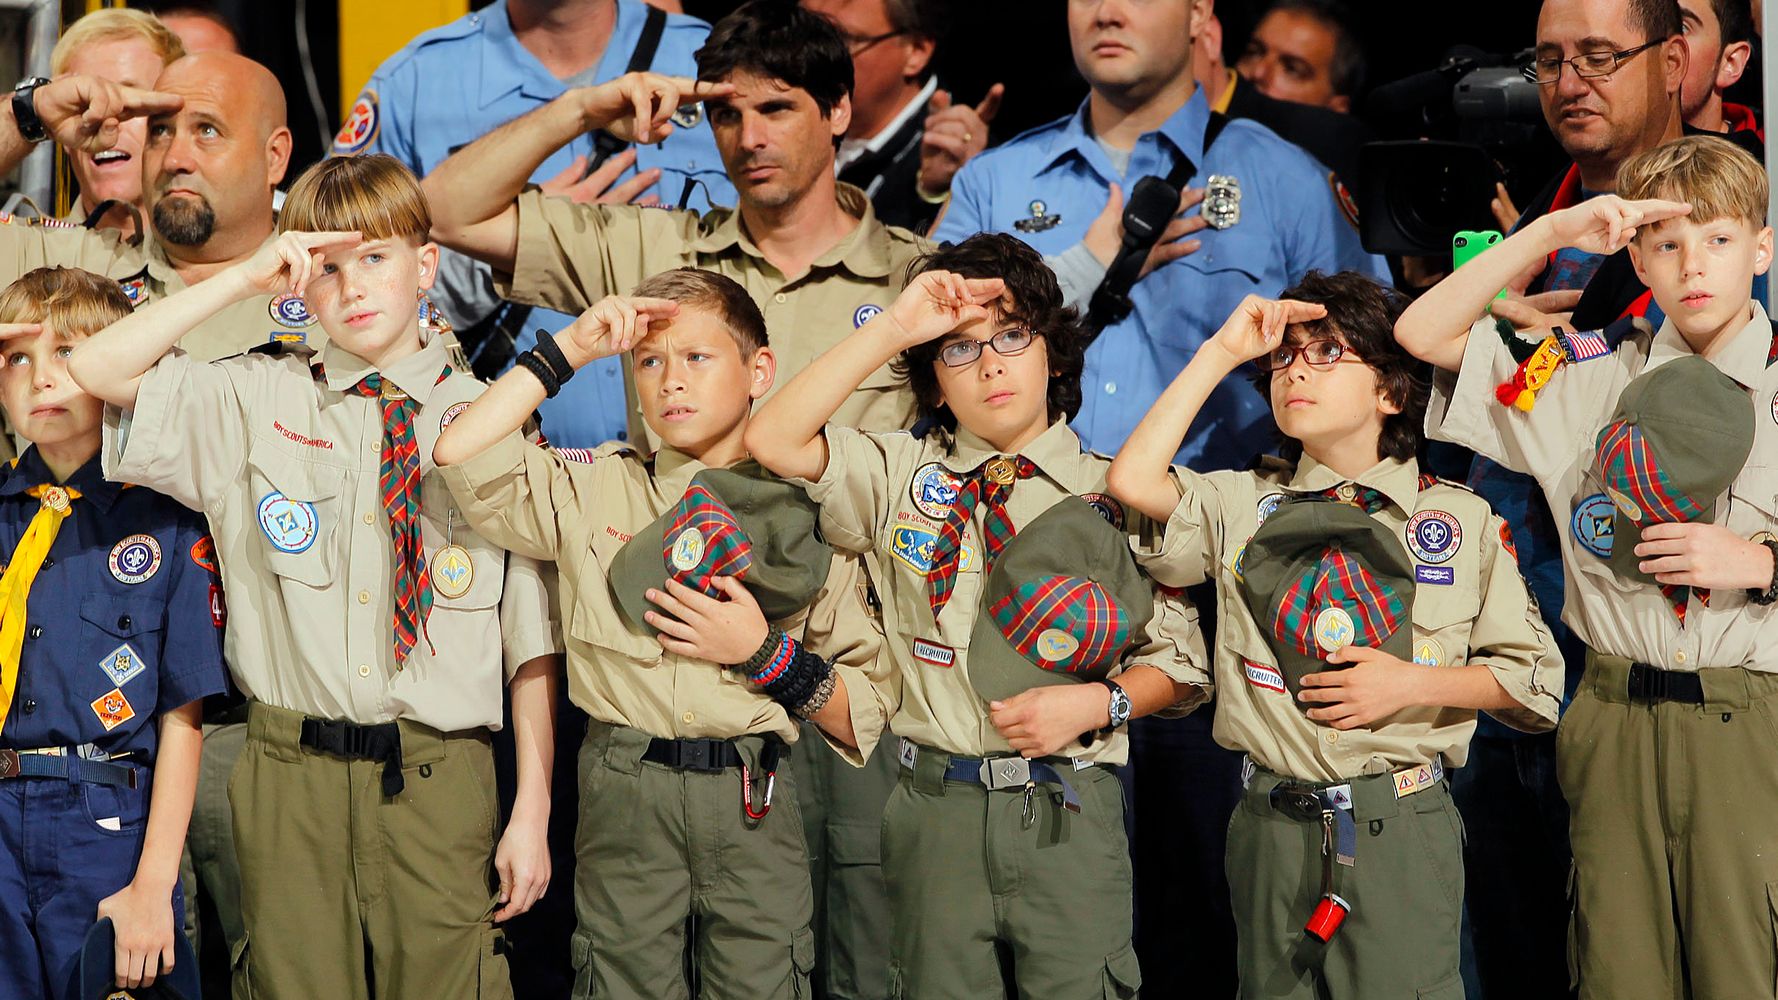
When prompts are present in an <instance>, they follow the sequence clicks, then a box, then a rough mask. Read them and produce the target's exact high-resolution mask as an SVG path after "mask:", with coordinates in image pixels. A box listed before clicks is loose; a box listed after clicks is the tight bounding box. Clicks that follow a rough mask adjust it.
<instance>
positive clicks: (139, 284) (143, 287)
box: [117, 274, 148, 308]
mask: <svg viewBox="0 0 1778 1000" xmlns="http://www.w3.org/2000/svg"><path fill="white" fill-rule="evenodd" d="M117 287H119V288H121V289H123V297H124V298H126V299H129V300H130V306H131V307H132V308H134V307H135V306H139V305H141V304H142V298H143V296H146V295H147V294H148V278H147V276H146V275H141V274H138V275H136V276H135V277H134V278H125V279H123V280H122V281H119V282H118V283H117Z"/></svg>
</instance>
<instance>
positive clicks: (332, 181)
mask: <svg viewBox="0 0 1778 1000" xmlns="http://www.w3.org/2000/svg"><path fill="white" fill-rule="evenodd" d="M278 231H279V232H281V233H289V232H297V233H323V232H356V233H358V234H360V235H361V236H363V237H364V239H365V241H366V242H369V241H371V240H394V239H398V238H406V239H408V240H410V241H412V242H413V244H414V245H415V246H418V245H420V244H422V243H425V242H426V239H427V236H428V234H430V233H431V232H432V212H431V211H430V210H429V209H428V208H427V207H426V195H425V194H423V193H422V192H421V191H420V182H419V180H418V179H416V178H415V177H414V174H413V171H411V170H409V169H408V168H407V167H406V166H405V165H404V164H403V163H402V162H401V161H400V160H397V159H396V158H394V157H393V156H389V155H387V154H384V153H374V154H371V155H369V156H334V157H330V158H328V159H325V160H322V161H321V162H320V163H317V164H315V165H314V166H312V167H310V168H309V169H307V170H305V171H303V172H302V176H301V177H298V178H297V179H296V183H295V184H292V185H290V193H289V194H288V195H286V196H285V197H284V208H283V210H282V211H280V212H279V213H278Z"/></svg>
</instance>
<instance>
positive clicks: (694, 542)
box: [672, 528, 704, 573]
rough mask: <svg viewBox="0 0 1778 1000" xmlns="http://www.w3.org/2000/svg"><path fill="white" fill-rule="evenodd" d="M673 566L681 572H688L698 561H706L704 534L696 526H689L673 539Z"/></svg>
mask: <svg viewBox="0 0 1778 1000" xmlns="http://www.w3.org/2000/svg"><path fill="white" fill-rule="evenodd" d="M672 561H673V568H674V569H676V570H678V571H679V572H681V573H688V572H690V571H691V570H692V568H693V567H695V566H697V564H698V563H700V562H703V561H704V534H703V532H701V531H699V530H698V529H696V528H687V529H685V530H684V531H681V532H680V533H679V536H678V537H677V538H674V539H673V560H672Z"/></svg>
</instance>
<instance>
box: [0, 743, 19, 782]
mask: <svg viewBox="0 0 1778 1000" xmlns="http://www.w3.org/2000/svg"><path fill="white" fill-rule="evenodd" d="M18 776H19V752H18V751H17V750H0V778H16V777H18Z"/></svg>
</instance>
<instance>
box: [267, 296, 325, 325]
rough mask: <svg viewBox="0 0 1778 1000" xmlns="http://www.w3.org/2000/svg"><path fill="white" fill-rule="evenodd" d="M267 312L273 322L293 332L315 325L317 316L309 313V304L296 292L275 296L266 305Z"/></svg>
mask: <svg viewBox="0 0 1778 1000" xmlns="http://www.w3.org/2000/svg"><path fill="white" fill-rule="evenodd" d="M266 312H268V313H271V316H272V321H273V322H275V323H277V324H278V325H279V326H287V327H290V328H291V329H292V330H300V329H302V328H303V327H305V326H313V325H315V314H314V313H312V312H310V311H309V304H308V303H307V302H304V301H303V299H302V296H300V295H297V294H296V293H295V292H285V293H284V294H282V295H277V296H273V298H272V301H271V302H269V303H268V304H267V305H266Z"/></svg>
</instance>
